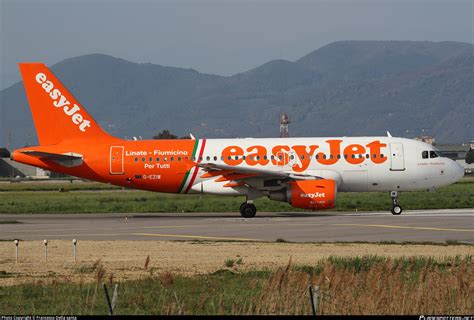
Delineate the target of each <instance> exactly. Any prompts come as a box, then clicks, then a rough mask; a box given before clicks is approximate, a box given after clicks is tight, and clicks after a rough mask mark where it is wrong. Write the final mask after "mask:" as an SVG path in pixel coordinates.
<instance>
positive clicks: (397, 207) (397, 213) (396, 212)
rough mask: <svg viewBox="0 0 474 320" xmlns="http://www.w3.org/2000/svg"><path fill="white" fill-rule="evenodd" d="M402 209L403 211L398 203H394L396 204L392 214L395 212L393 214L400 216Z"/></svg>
mask: <svg viewBox="0 0 474 320" xmlns="http://www.w3.org/2000/svg"><path fill="white" fill-rule="evenodd" d="M402 211H403V209H402V207H401V206H399V205H398V204H397V205H394V206H393V207H392V214H393V215H396V216H398V215H399V214H401V213H402Z"/></svg>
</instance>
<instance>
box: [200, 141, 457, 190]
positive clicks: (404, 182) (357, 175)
mask: <svg viewBox="0 0 474 320" xmlns="http://www.w3.org/2000/svg"><path fill="white" fill-rule="evenodd" d="M201 143H202V142H200V144H201ZM430 155H431V157H430ZM196 158H198V156H196ZM196 160H199V161H201V162H204V163H215V164H223V165H232V166H234V167H235V168H236V169H237V168H252V169H255V170H258V169H260V170H266V171H283V172H292V173H295V174H302V175H310V176H315V177H320V178H327V179H334V180H336V182H337V185H338V191H341V192H365V191H374V192H375V191H415V190H423V189H424V190H431V189H434V188H437V187H440V186H445V185H449V184H451V183H454V182H456V181H458V180H459V179H461V178H462V177H463V175H464V170H463V168H462V167H461V166H460V165H459V164H457V163H456V162H455V161H452V160H451V159H449V158H445V157H440V156H439V155H438V154H437V153H436V149H435V148H434V147H433V146H431V145H429V144H426V143H423V142H420V141H416V140H410V139H404V138H394V137H327V138H280V139H270V138H265V139H257V138H255V139H254V138H248V139H207V140H206V142H205V148H203V150H202V159H196ZM200 176H201V174H198V175H197V177H198V178H197V179H196V181H194V184H193V186H192V188H191V190H192V191H194V192H202V193H213V194H233V195H242V194H246V193H247V191H246V190H247V189H246V188H238V187H237V188H226V187H223V185H224V184H225V183H224V182H215V181H214V179H205V178H200Z"/></svg>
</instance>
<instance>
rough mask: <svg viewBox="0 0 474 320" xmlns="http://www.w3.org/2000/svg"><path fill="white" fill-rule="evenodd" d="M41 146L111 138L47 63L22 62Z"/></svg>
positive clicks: (24, 79) (21, 67)
mask: <svg viewBox="0 0 474 320" xmlns="http://www.w3.org/2000/svg"><path fill="white" fill-rule="evenodd" d="M19 65H20V72H21V76H22V77H23V83H24V85H25V91H26V95H27V97H28V102H29V104H30V109H31V113H32V114H33V121H34V123H35V127H36V133H37V134H38V139H39V142H40V144H41V145H53V144H57V143H60V142H61V141H65V140H83V139H100V138H105V137H110V136H109V135H108V134H107V133H106V132H105V131H103V130H102V128H100V126H99V124H98V123H97V122H95V121H94V119H93V118H92V117H91V116H90V114H89V113H87V111H86V110H85V109H84V108H83V107H82V106H81V105H80V104H79V102H78V101H77V100H76V99H75V98H74V96H73V95H72V94H71V93H70V92H69V91H68V90H67V89H66V87H65V86H64V85H63V84H62V83H61V82H60V81H59V80H58V78H56V76H55V75H54V74H53V73H52V72H51V71H50V70H49V69H48V68H47V67H46V66H45V65H44V64H43V63H20V64H19Z"/></svg>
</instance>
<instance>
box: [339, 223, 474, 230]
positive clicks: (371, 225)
mask: <svg viewBox="0 0 474 320" xmlns="http://www.w3.org/2000/svg"><path fill="white" fill-rule="evenodd" d="M332 225H333V226H353V227H374V228H391V229H414V230H435V231H455V232H474V229H449V228H430V227H410V226H391V225H384V224H357V223H336V224H332Z"/></svg>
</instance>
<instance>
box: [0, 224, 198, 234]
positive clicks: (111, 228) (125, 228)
mask: <svg viewBox="0 0 474 320" xmlns="http://www.w3.org/2000/svg"><path fill="white" fill-rule="evenodd" d="M195 226H199V225H185V226H154V227H150V226H148V227H134V226H128V227H117V228H115V227H108V228H95V229H96V230H127V229H155V228H156V229H167V228H189V227H195ZM87 230H90V228H87V229H82V228H81V229H64V228H59V229H42V230H38V229H36V230H29V229H24V230H20V231H18V230H16V231H7V230H6V231H3V230H2V232H5V233H18V232H52V231H87Z"/></svg>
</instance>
